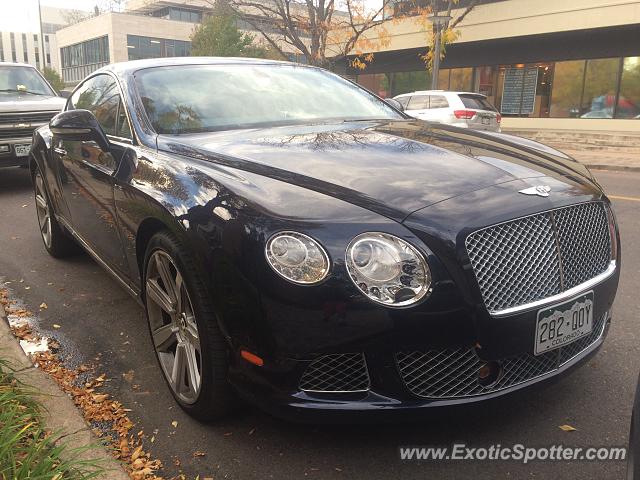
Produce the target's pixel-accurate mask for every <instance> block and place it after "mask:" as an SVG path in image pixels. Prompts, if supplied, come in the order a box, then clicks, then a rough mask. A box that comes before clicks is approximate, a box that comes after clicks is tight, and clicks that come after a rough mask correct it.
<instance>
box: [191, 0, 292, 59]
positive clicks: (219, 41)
mask: <svg viewBox="0 0 640 480" xmlns="http://www.w3.org/2000/svg"><path fill="white" fill-rule="evenodd" d="M237 23H238V18H237V16H236V14H235V12H234V11H233V10H232V9H231V8H229V6H228V4H227V3H226V2H224V1H218V2H216V3H215V5H214V8H213V10H212V11H211V12H210V14H208V15H207V16H206V17H205V19H204V20H203V21H202V23H201V24H200V25H198V26H197V27H196V29H195V30H194V32H193V34H192V35H191V55H197V56H215V57H258V58H272V59H276V60H282V59H284V58H285V57H282V56H281V55H280V54H279V53H278V52H274V51H272V49H270V48H268V47H266V48H265V47H263V46H261V45H258V44H257V42H256V39H255V36H254V35H251V34H250V33H246V32H242V31H240V29H238V24H237Z"/></svg>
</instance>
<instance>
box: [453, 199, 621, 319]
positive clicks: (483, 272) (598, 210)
mask: <svg viewBox="0 0 640 480" xmlns="http://www.w3.org/2000/svg"><path fill="white" fill-rule="evenodd" d="M465 244H466V248H467V253H468V254H469V259H470V261H471V265H472V267H473V271H474V273H475V275H476V279H477V280H478V285H479V287H480V292H481V293H482V298H483V300H484V303H485V305H486V306H487V309H488V310H489V311H490V312H498V311H500V310H504V309H507V308H512V307H517V306H520V305H524V304H527V303H530V302H534V301H537V300H542V299H545V298H548V297H550V296H553V295H557V294H559V293H562V292H563V291H566V290H568V289H570V288H572V287H575V286H576V285H579V284H581V283H584V282H585V281H587V280H589V279H591V278H593V277H595V276H597V275H598V274H600V273H602V272H604V271H605V270H606V269H607V266H608V264H609V259H610V258H611V246H610V239H609V228H608V222H607V217H606V213H605V210H604V205H603V204H602V203H600V202H594V203H583V204H579V205H573V206H571V207H565V208H560V209H557V210H552V211H548V212H543V213H539V214H536V215H531V216H528V217H524V218H519V219H517V220H513V221H510V222H505V223H501V224H498V225H494V226H491V227H487V228H484V229H482V230H478V231H477V232H474V233H472V234H470V235H469V236H468V237H467V239H466V242H465Z"/></svg>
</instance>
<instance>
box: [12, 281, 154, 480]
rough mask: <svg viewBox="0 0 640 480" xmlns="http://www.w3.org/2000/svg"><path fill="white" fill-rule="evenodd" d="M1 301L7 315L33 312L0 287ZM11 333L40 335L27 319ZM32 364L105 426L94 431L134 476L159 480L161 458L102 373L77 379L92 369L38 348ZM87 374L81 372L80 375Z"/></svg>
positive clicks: (89, 419) (137, 479)
mask: <svg viewBox="0 0 640 480" xmlns="http://www.w3.org/2000/svg"><path fill="white" fill-rule="evenodd" d="M0 303H2V305H3V306H4V308H5V311H6V313H7V315H10V316H13V317H21V318H28V317H33V314H32V313H31V312H29V311H28V310H25V309H22V308H17V307H15V304H14V302H13V301H12V300H10V299H9V297H8V292H7V291H6V290H5V289H0ZM12 331H13V334H14V335H15V336H16V337H17V338H18V339H20V340H26V341H30V342H39V341H40V339H39V338H38V336H37V335H36V334H35V333H34V332H33V331H32V329H31V326H30V325H29V324H28V323H22V324H19V326H13V327H12ZM32 358H33V360H34V362H35V364H36V365H37V366H38V367H39V368H41V369H42V370H43V371H45V372H47V373H48V374H49V375H50V376H51V377H52V378H53V379H54V380H55V381H56V383H58V385H60V387H61V388H62V389H63V390H64V391H65V392H66V393H67V394H69V395H70V396H71V398H73V401H74V403H75V404H76V405H77V406H78V408H80V410H81V411H82V413H83V415H84V418H85V420H86V421H87V422H88V423H89V424H93V425H96V424H99V425H101V426H106V427H105V428H104V429H94V430H93V431H94V433H95V434H96V435H98V436H99V437H101V438H102V439H103V440H104V441H105V443H108V444H110V445H111V447H112V449H111V452H112V454H113V455H114V457H116V458H117V459H119V460H121V461H122V462H123V465H124V466H125V468H126V469H127V471H128V472H129V475H130V476H131V478H132V479H134V480H161V477H159V476H157V475H156V472H157V471H158V469H160V467H161V466H162V464H161V462H160V460H156V459H152V458H151V455H150V454H149V453H148V452H145V451H144V450H143V445H142V439H143V438H144V433H143V432H142V431H140V432H138V433H137V434H133V433H132V432H131V430H132V428H133V423H132V422H131V420H130V419H129V417H128V414H127V412H129V411H130V410H128V409H126V408H124V406H123V405H122V404H121V403H120V402H118V401H117V400H113V399H111V398H110V397H109V395H108V394H107V393H103V392H101V391H100V388H101V387H102V386H103V385H104V382H105V380H106V378H105V376H104V375H100V376H98V377H95V378H92V379H90V380H87V381H83V382H80V381H79V375H80V374H87V373H91V372H90V371H91V369H90V368H89V367H88V366H86V365H82V366H80V367H79V368H78V369H69V368H67V367H65V366H64V365H63V363H62V362H61V360H60V359H59V358H58V355H57V354H56V353H54V352H52V351H50V350H49V351H45V352H37V353H35V354H34V355H32ZM85 377H86V378H89V377H90V375H82V378H85Z"/></svg>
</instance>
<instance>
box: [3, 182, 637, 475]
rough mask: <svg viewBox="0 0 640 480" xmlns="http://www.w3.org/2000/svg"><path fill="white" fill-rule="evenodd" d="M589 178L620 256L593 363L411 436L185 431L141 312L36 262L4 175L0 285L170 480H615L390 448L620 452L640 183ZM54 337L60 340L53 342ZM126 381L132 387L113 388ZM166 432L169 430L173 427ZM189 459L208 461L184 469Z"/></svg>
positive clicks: (90, 273) (633, 348)
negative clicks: (438, 458) (95, 385)
mask: <svg viewBox="0 0 640 480" xmlns="http://www.w3.org/2000/svg"><path fill="white" fill-rule="evenodd" d="M596 175H597V177H598V179H599V180H600V181H601V182H602V184H603V185H604V186H605V188H606V191H607V192H608V193H609V194H610V195H612V196H614V204H615V210H616V212H617V215H618V219H619V223H620V226H621V230H622V248H623V266H622V277H621V285H620V289H619V291H618V297H617V300H616V303H615V306H614V319H613V324H612V327H611V330H610V334H609V336H608V338H607V340H606V342H605V345H604V347H603V348H602V349H601V351H600V353H599V354H598V355H597V356H596V357H595V358H594V359H592V360H591V361H590V362H589V363H588V364H587V365H585V366H584V367H583V368H581V369H579V370H577V371H575V372H574V373H572V374H571V375H570V376H568V377H566V378H564V379H563V380H561V381H560V382H557V383H554V384H552V385H549V386H547V387H545V388H543V389H533V390H525V391H522V392H519V393H516V394H515V395H512V396H508V397H506V398H504V397H503V398H502V399H498V400H496V401H493V402H490V403H484V404H480V405H476V406H474V407H472V408H465V409H452V410H441V411H439V412H437V414H435V415H433V418H431V419H428V420H425V421H421V422H414V423H398V424H382V425H357V426H328V425H319V426H308V425H306V426H305V425H295V424H290V423H286V422H283V421H280V420H277V419H273V418H271V417H269V416H268V415H266V414H263V413H261V412H260V411H258V410H255V409H253V408H249V407H247V408H245V409H244V410H243V411H242V412H240V413H239V414H237V415H236V416H234V417H233V418H231V419H228V420H225V421H222V422H218V423H216V424H213V425H203V424H200V423H198V422H195V421H193V420H191V419H190V418H189V417H187V416H186V415H185V414H184V413H182V411H181V410H180V409H179V408H178V407H177V406H176V405H175V404H174V402H173V400H172V397H171V396H170V394H169V392H168V390H167V388H166V386H165V384H164V382H163V380H162V378H161V374H160V371H159V369H158V367H157V365H156V361H155V358H154V356H153V351H152V347H151V342H150V340H149V338H148V333H147V327H146V324H145V319H144V316H143V312H142V310H141V309H140V308H139V307H138V306H137V304H136V303H135V302H134V301H133V300H132V299H130V298H129V297H128V296H127V294H126V293H125V292H124V291H123V290H121V288H120V287H119V286H118V285H117V284H116V283H115V282H114V281H113V280H112V279H111V278H110V277H109V276H108V275H107V274H106V273H104V272H103V271H102V270H101V268H100V267H99V266H98V265H97V264H96V263H94V262H93V261H92V260H91V259H90V258H89V257H88V256H87V255H79V256H77V257H75V258H73V259H70V260H64V261H60V260H55V259H53V258H51V257H49V256H48V255H47V254H46V252H45V250H44V248H43V246H42V243H41V240H40V237H39V233H38V227H37V220H36V215H35V208H34V202H33V199H32V192H31V185H30V179H29V176H28V173H27V171H26V170H20V169H5V170H0V279H2V278H4V279H5V280H8V281H11V282H12V283H11V284H10V287H11V288H13V290H14V293H15V295H16V296H18V297H20V298H22V299H24V301H25V302H26V303H27V305H28V306H29V307H30V309H31V310H32V311H38V306H39V305H40V304H41V303H42V302H46V303H47V304H48V309H47V310H43V311H42V312H41V313H40V320H39V326H40V328H41V329H42V330H44V331H45V332H49V333H51V334H52V335H54V336H56V337H57V338H59V339H60V340H61V342H62V344H63V346H64V351H65V352H68V353H69V354H70V360H71V361H73V362H74V363H76V362H90V361H92V359H95V358H99V359H100V360H99V362H100V363H101V366H100V371H104V372H106V374H107V376H108V377H110V379H111V381H110V382H108V383H107V389H108V391H109V392H110V393H112V394H113V395H114V396H115V397H116V398H117V399H118V400H120V401H121V402H122V403H123V404H124V405H125V406H126V407H128V408H131V409H132V412H131V416H132V418H133V420H134V421H136V422H137V426H139V427H140V429H143V430H144V431H145V433H146V434H147V436H148V437H150V436H151V435H154V431H156V433H155V442H154V443H153V444H147V446H148V447H149V449H150V451H151V452H152V454H153V455H154V456H156V457H158V458H160V459H161V460H162V461H163V462H164V464H165V470H164V472H163V474H164V475H166V476H167V477H171V476H172V475H176V474H178V473H179V472H183V473H184V474H185V475H186V477H187V478H195V476H196V475H198V474H199V475H200V478H203V477H213V478H216V479H220V478H233V479H243V480H244V479H254V478H260V479H263V478H275V479H289V478H295V479H298V478H309V479H313V478H318V479H325V478H344V479H346V478H349V479H356V478H362V479H374V478H375V479H378V478H380V479H383V478H384V479H387V478H403V479H411V478H420V479H425V478H431V479H440V478H446V479H458V478H460V479H462V478H464V479H467V478H476V479H497V478H501V479H504V478H517V479H520V478H544V479H547V478H554V479H564V478H567V479H581V480H586V479H598V480H602V479H613V478H618V479H619V478H623V477H624V472H625V465H624V462H619V461H618V462H597V461H595V462H572V463H561V462H542V461H539V462H535V463H533V464H529V465H522V464H519V463H516V462H496V461H474V462H471V461H467V462H462V461H457V462H444V461H442V462H421V463H407V462H401V461H400V460H399V454H398V447H399V446H406V445H419V446H440V445H450V444H452V443H454V442H461V443H465V444H467V445H469V446H475V447H489V446H490V445H492V444H496V443H499V444H501V445H503V446H509V445H512V444H518V443H522V444H525V445H528V446H551V445H553V444H562V445H575V446H593V445H595V446H601V445H603V446H619V445H625V444H626V442H627V435H628V427H629V421H630V415H631V405H632V400H633V391H634V388H635V382H636V379H637V376H638V372H639V371H640V342H639V339H640V330H639V329H638V327H637V322H638V319H639V316H640V315H639V313H640V307H639V306H638V302H637V298H638V292H639V291H640V278H639V276H638V273H639V272H640V254H639V251H638V247H637V246H638V245H639V244H640V173H620V172H596ZM615 197H618V198H615ZM21 280H23V282H22V283H20V281H21ZM27 287H29V288H27ZM53 324H58V325H60V326H61V328H60V329H56V330H54V329H53V328H52V325H53ZM99 354H100V356H99ZM131 370H133V372H134V376H133V382H131V383H129V382H128V381H126V380H125V379H124V378H123V376H122V374H123V373H125V372H129V371H131ZM174 420H176V421H177V422H178V426H177V428H174V427H172V425H171V422H172V421H174ZM563 424H569V425H572V426H574V427H575V428H576V429H577V430H576V431H574V432H564V431H562V430H561V429H559V428H558V427H559V426H560V425H563ZM136 428H137V427H136ZM196 451H201V452H205V453H206V456H200V457H194V456H193V453H194V452H196ZM177 462H179V464H180V466H179V467H178V466H176V463H177Z"/></svg>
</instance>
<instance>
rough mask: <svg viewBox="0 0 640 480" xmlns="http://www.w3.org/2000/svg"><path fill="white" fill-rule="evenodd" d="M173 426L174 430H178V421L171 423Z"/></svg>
mask: <svg viewBox="0 0 640 480" xmlns="http://www.w3.org/2000/svg"><path fill="white" fill-rule="evenodd" d="M171 426H172V427H173V428H176V427H177V426H178V422H177V421H176V420H174V421H173V422H171Z"/></svg>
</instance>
